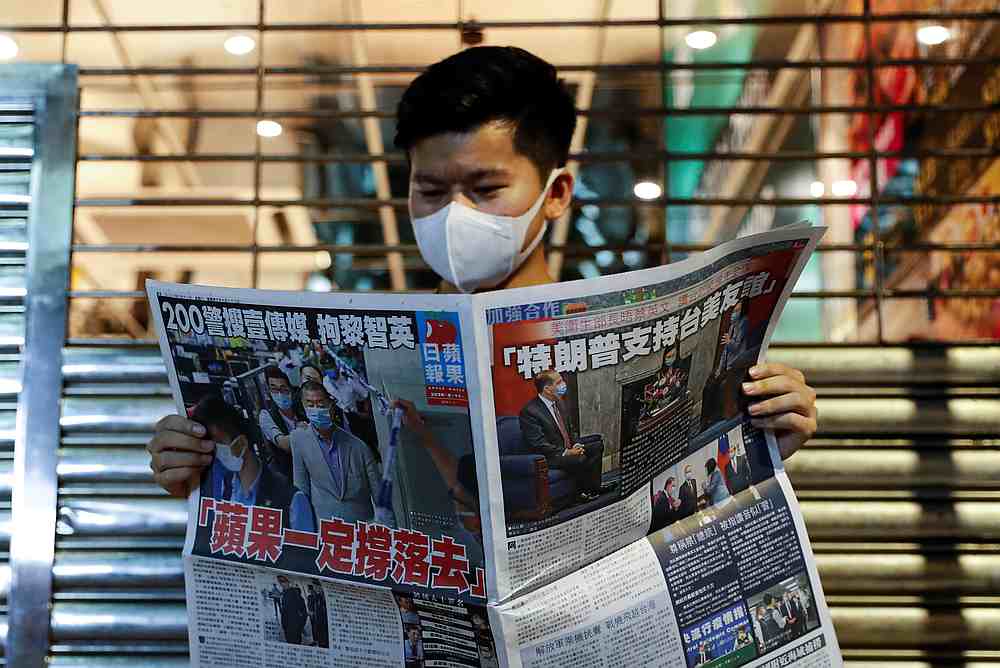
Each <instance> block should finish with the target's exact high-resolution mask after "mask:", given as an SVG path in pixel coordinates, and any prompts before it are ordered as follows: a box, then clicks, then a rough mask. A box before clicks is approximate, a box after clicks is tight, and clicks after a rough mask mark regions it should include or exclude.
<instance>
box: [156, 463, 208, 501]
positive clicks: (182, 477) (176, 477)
mask: <svg viewBox="0 0 1000 668" xmlns="http://www.w3.org/2000/svg"><path fill="white" fill-rule="evenodd" d="M196 473H198V471H197V470H196V469H186V468H176V469H169V470H167V471H164V472H163V473H157V474H156V475H154V476H153V480H154V481H155V482H156V484H157V485H159V486H160V487H163V488H164V489H166V490H167V491H168V492H170V493H171V494H174V495H181V496H182V495H183V494H184V490H185V488H186V487H187V481H188V480H190V479H191V476H193V475H195V474H196ZM176 487H180V489H176V490H175V489H171V488H176Z"/></svg>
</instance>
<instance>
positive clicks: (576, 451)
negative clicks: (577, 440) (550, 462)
mask: <svg viewBox="0 0 1000 668" xmlns="http://www.w3.org/2000/svg"><path fill="white" fill-rule="evenodd" d="M566 454H569V455H572V456H574V457H583V456H584V455H585V454H587V451H586V450H584V449H583V446H582V445H574V446H573V447H572V448H570V449H569V450H567V451H566Z"/></svg>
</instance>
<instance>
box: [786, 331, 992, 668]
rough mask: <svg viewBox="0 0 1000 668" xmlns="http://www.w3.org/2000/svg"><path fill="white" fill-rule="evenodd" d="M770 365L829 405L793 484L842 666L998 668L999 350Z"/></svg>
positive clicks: (893, 351) (934, 350)
mask: <svg viewBox="0 0 1000 668" xmlns="http://www.w3.org/2000/svg"><path fill="white" fill-rule="evenodd" d="M772 358H773V359H775V360H780V361H785V362H788V363H790V364H794V365H798V366H799V368H801V369H803V370H804V371H805V373H806V375H807V377H808V378H810V380H811V381H812V383H813V384H814V385H815V386H816V387H817V388H818V391H819V395H820V399H819V401H818V406H819V414H820V421H819V425H820V433H819V434H818V435H817V438H816V439H814V440H813V441H812V442H811V443H810V445H809V446H808V447H807V448H806V449H805V450H803V451H802V452H800V453H799V454H797V455H795V457H794V458H793V459H792V460H790V462H789V465H788V470H789V474H790V476H791V478H792V482H793V484H794V485H795V487H796V490H797V492H798V496H799V499H800V500H801V502H802V507H803V510H804V512H805V515H806V522H807V524H808V527H809V532H810V535H811V538H812V540H813V546H814V548H815V551H816V556H817V560H818V562H819V568H820V573H821V575H822V577H823V586H824V589H825V591H826V593H827V596H828V598H829V603H830V607H831V609H832V611H833V617H834V621H835V622H836V625H837V631H838V634H839V637H840V642H841V645H842V646H843V648H844V649H845V655H846V657H847V658H848V659H850V661H851V663H852V664H853V665H865V666H883V665H888V666H895V665H906V666H914V667H916V666H988V665H998V664H1000V653H998V650H1000V598H998V592H1000V549H998V547H997V546H998V540H1000V522H998V520H997V518H998V517H1000V495H998V494H997V490H998V485H1000V439H998V436H1000V434H998V416H1000V388H998V386H1000V347H996V346H956V347H948V346H920V347H902V346H883V347H877V348H876V347H856V348H850V347H841V348H815V347H781V348H779V349H777V350H775V351H774V353H773V354H772ZM896 662H900V663H898V664H897V663H896Z"/></svg>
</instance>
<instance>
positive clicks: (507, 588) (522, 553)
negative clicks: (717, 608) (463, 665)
mask: <svg viewBox="0 0 1000 668" xmlns="http://www.w3.org/2000/svg"><path fill="white" fill-rule="evenodd" d="M821 235H822V230H819V229H817V228H808V227H801V226H796V227H793V228H791V229H788V228H786V229H784V230H781V231H778V232H774V233H771V234H766V235H756V236H752V237H746V238H744V239H740V240H738V241H736V242H731V243H730V244H726V245H723V246H720V247H718V248H716V249H714V250H713V251H709V252H708V253H705V254H703V255H701V256H698V257H696V258H692V259H689V260H686V261H684V262H680V263H676V264H673V265H668V266H666V267H660V268H655V269H647V270H642V271H636V272H630V273H628V274H622V275H619V276H610V277H605V278H602V279H595V280H590V281H574V282H570V283H563V284H559V285H553V286H545V287H544V289H542V288H522V289H520V290H505V291H500V292H493V293H486V294H484V295H481V296H478V298H479V300H480V302H479V303H480V304H481V306H479V310H480V312H479V313H477V316H478V319H479V324H480V327H482V328H483V329H485V332H484V335H483V337H482V339H483V340H484V341H486V342H488V343H487V345H489V346H490V353H489V354H490V357H491V358H492V359H491V361H492V365H491V367H492V368H491V369H490V372H489V374H488V375H487V377H486V378H484V379H483V387H484V389H485V392H484V398H483V401H484V416H489V415H490V414H491V413H492V415H493V418H494V420H493V421H491V420H488V419H487V424H486V425H485V427H486V429H487V433H489V431H490V428H491V427H494V426H495V443H496V460H493V457H490V458H488V460H490V463H495V464H497V465H498V466H496V469H494V470H495V478H496V480H495V482H496V483H498V484H499V487H500V488H501V490H502V499H501V500H500V502H501V503H502V512H494V513H493V527H492V530H493V532H494V533H495V535H496V536H497V539H496V541H495V543H496V544H497V545H498V546H500V548H501V549H498V551H497V554H496V555H495V556H496V560H497V569H496V570H497V577H498V581H497V585H496V592H497V599H498V600H500V601H503V600H505V599H506V598H508V597H510V596H514V595H517V594H518V593H520V592H523V591H526V590H530V589H533V588H536V587H538V586H540V585H542V584H546V583H548V582H551V581H552V580H554V579H556V578H558V577H560V576H561V575H563V574H565V573H567V572H571V571H573V570H575V569H577V568H579V567H580V566H582V565H584V564H586V563H589V562H591V561H593V560H594V559H596V558H600V557H602V556H605V555H607V554H610V553H611V552H614V551H615V550H617V549H619V548H620V547H623V546H625V545H628V544H630V543H633V542H635V541H637V540H639V539H640V538H642V537H643V536H645V535H647V534H648V533H651V532H652V531H655V530H657V529H660V528H662V527H665V526H668V525H669V524H671V523H673V522H676V521H679V520H681V519H684V518H686V517H690V516H692V515H694V514H696V513H697V512H698V511H701V510H704V509H706V508H708V507H710V506H713V505H716V504H718V503H720V502H722V501H723V500H725V499H727V498H729V497H731V496H732V495H733V494H735V493H738V492H739V491H741V490H743V489H746V488H747V486H748V485H749V484H750V483H751V482H753V481H760V480H763V479H765V478H767V477H770V476H772V475H773V466H772V462H771V456H770V453H769V452H768V447H767V443H766V441H765V439H764V436H763V434H762V433H761V432H757V431H756V430H753V429H751V425H750V418H749V415H748V412H747V406H748V401H747V399H746V397H745V396H744V395H743V393H742V391H741V385H742V383H743V382H744V381H745V380H749V375H748V369H749V368H750V367H751V366H753V365H755V364H756V363H757V362H758V360H760V359H762V358H763V357H764V354H765V352H766V348H767V342H768V341H769V338H770V332H771V331H772V330H773V328H774V325H775V324H776V322H777V318H778V316H779V315H780V313H781V308H782V307H783V306H784V302H785V300H786V299H787V294H788V293H789V292H790V290H791V287H792V286H793V285H794V283H795V280H796V278H797V277H798V275H799V273H800V272H801V270H802V267H803V266H804V264H805V261H806V259H808V257H809V255H810V253H811V251H812V247H813V246H814V244H815V243H816V242H817V241H818V239H819V237H820V236H821ZM534 295H544V296H545V297H546V298H547V301H545V302H542V303H538V302H535V301H534V300H533V299H532V297H533V296H534ZM486 394H492V397H486V396H485V395H486ZM491 422H493V424H490V423H491ZM487 440H488V441H490V440H491V439H490V438H489V436H488V438H487ZM491 483H494V480H493V479H491ZM494 505H498V504H497V502H496V501H495V502H494Z"/></svg>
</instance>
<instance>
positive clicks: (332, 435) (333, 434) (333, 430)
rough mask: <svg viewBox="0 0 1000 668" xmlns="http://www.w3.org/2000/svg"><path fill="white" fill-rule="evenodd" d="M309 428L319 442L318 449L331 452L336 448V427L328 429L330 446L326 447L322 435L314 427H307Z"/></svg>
mask: <svg viewBox="0 0 1000 668" xmlns="http://www.w3.org/2000/svg"><path fill="white" fill-rule="evenodd" d="M309 428H310V429H312V432H313V434H315V435H316V440H317V441H319V444H320V447H322V448H323V449H324V450H326V451H327V452H333V450H334V448H336V447H337V427H336V426H334V427H332V428H331V429H330V445H327V442H326V439H324V438H323V435H322V434H320V433H319V430H318V429H316V427H314V426H312V425H309Z"/></svg>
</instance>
